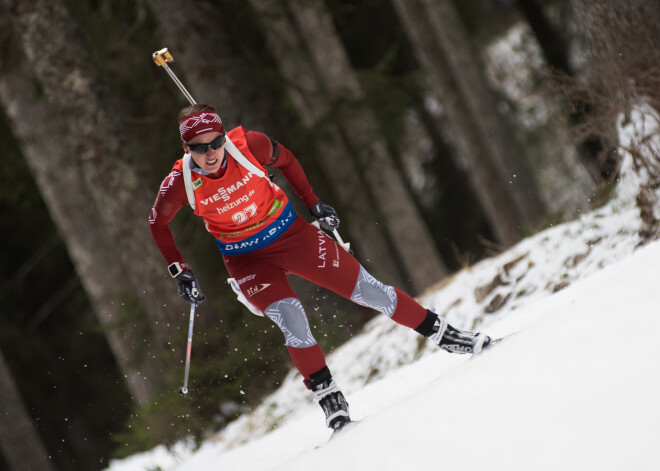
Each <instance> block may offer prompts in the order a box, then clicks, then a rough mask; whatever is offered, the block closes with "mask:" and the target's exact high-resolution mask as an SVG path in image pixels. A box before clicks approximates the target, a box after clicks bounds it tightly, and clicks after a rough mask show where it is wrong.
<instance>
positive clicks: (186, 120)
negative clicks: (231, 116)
mask: <svg viewBox="0 0 660 471" xmlns="http://www.w3.org/2000/svg"><path fill="white" fill-rule="evenodd" d="M206 132H219V133H220V134H224V132H225V130H224V128H223V126H222V120H221V119H220V116H218V112H217V111H216V110H215V108H213V107H212V106H211V105H206V104H204V103H198V104H195V105H189V106H186V107H185V108H183V109H182V110H181V111H180V112H179V133H180V134H181V140H182V141H183V142H186V143H187V142H190V141H191V140H192V139H193V138H194V137H195V136H198V135H200V134H203V133H206Z"/></svg>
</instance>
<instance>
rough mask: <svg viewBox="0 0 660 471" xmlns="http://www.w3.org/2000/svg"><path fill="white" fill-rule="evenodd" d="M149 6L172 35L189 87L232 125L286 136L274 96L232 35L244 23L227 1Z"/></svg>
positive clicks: (161, 1) (151, 0) (174, 0)
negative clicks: (234, 17) (234, 15)
mask: <svg viewBox="0 0 660 471" xmlns="http://www.w3.org/2000/svg"><path fill="white" fill-rule="evenodd" d="M147 4H148V5H149V7H150V9H151V11H152V13H153V15H154V16H155V17H156V20H157V21H158V24H159V27H160V30H161V32H162V36H163V37H164V38H166V44H164V45H163V46H166V47H168V48H169V50H170V51H171V52H172V54H173V56H174V59H175V64H178V65H179V66H180V67H178V70H177V75H179V74H181V75H183V77H185V83H186V88H187V89H188V90H189V91H190V92H191V94H192V95H193V97H195V100H196V101H197V102H198V103H208V104H210V105H214V106H216V107H217V108H218V113H219V114H220V116H221V117H222V120H223V123H224V125H225V127H227V128H228V129H231V128H233V127H235V126H238V125H242V126H244V127H245V128H246V129H254V130H259V131H262V132H265V133H267V134H271V135H272V136H273V137H277V136H280V135H282V134H283V129H282V128H283V123H281V121H279V120H278V119H277V118H276V117H277V116H278V113H277V110H276V109H275V106H274V103H273V100H272V99H270V97H269V96H268V95H267V93H266V90H265V88H264V87H263V86H260V83H259V82H258V80H257V78H258V74H259V71H258V70H254V67H253V66H252V65H251V64H250V63H249V61H248V60H247V59H246V57H245V53H244V50H243V49H244V47H243V45H242V44H240V43H237V41H236V36H232V34H231V31H232V29H236V28H241V25H240V24H238V25H236V24H234V23H232V21H233V20H230V19H229V18H232V12H231V11H226V10H227V9H228V8H227V6H226V5H222V4H215V3H212V2H207V1H200V0H191V1H188V2H181V1H179V0H147ZM219 23H222V26H219ZM261 85H263V84H261ZM172 87H174V84H172ZM177 93H178V92H177Z"/></svg>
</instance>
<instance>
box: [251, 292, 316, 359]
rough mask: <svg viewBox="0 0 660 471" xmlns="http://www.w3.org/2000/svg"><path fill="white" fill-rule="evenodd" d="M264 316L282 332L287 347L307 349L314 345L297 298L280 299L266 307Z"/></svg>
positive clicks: (303, 310) (305, 317) (314, 341)
mask: <svg viewBox="0 0 660 471" xmlns="http://www.w3.org/2000/svg"><path fill="white" fill-rule="evenodd" d="M264 314H266V315H267V316H268V317H270V318H271V319H272V320H273V322H275V323H276V324H277V325H278V327H279V328H280V329H281V330H282V333H283V334H284V338H285V339H286V341H285V345H286V346H287V347H295V348H307V347H312V346H314V345H316V339H314V336H313V335H312V331H311V329H310V328H309V322H307V316H306V315H305V309H304V308H303V307H302V304H300V301H298V299H297V298H284V299H280V300H279V301H276V302H274V303H273V304H271V305H270V306H268V307H267V308H266V310H265V311H264Z"/></svg>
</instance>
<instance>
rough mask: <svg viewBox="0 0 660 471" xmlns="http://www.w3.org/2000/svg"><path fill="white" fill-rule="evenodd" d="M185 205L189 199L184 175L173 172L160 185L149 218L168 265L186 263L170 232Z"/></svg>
mask: <svg viewBox="0 0 660 471" xmlns="http://www.w3.org/2000/svg"><path fill="white" fill-rule="evenodd" d="M184 204H186V205H187V204H188V197H187V196H186V188H185V186H184V183H183V175H181V172H179V171H177V170H172V173H170V174H169V175H168V176H167V177H165V180H163V183H162V184H161V185H160V190H159V191H158V196H157V197H156V202H155V203H154V206H153V208H151V215H150V216H149V228H150V229H151V235H152V236H153V238H154V241H155V242H156V245H157V246H158V250H160V253H162V254H163V257H164V258H165V261H166V262H167V264H168V265H169V264H171V263H174V262H179V263H181V264H183V263H184V260H183V257H182V256H181V253H180V252H179V250H178V249H177V247H176V243H175V242H174V237H173V236H172V231H171V230H170V221H171V220H172V218H173V217H174V215H175V214H176V213H177V212H178V211H179V209H181V207H182V206H183V205H184Z"/></svg>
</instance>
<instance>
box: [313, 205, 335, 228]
mask: <svg viewBox="0 0 660 471" xmlns="http://www.w3.org/2000/svg"><path fill="white" fill-rule="evenodd" d="M309 212H310V213H311V214H312V216H314V218H315V219H316V220H317V221H318V223H319V225H320V226H321V229H323V230H325V231H329V232H332V231H334V230H335V229H337V228H338V227H339V218H338V217H337V212H336V211H335V208H333V207H332V206H328V205H327V204H323V203H322V202H321V201H317V202H316V204H314V206H312V207H311V208H309Z"/></svg>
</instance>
